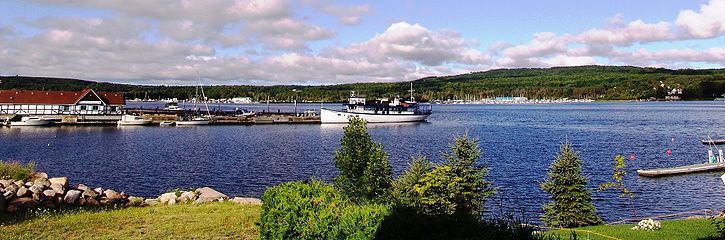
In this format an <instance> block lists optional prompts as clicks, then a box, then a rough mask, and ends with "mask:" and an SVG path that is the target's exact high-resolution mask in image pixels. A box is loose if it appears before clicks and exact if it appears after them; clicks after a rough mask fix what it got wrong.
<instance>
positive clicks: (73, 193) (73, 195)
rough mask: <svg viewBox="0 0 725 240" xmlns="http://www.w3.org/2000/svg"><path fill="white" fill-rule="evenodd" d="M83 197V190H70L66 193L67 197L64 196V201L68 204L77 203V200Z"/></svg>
mask: <svg viewBox="0 0 725 240" xmlns="http://www.w3.org/2000/svg"><path fill="white" fill-rule="evenodd" d="M80 197H81V191H78V190H68V192H67V193H65V197H63V202H65V203H66V204H75V202H76V201H78V199H79V198H80Z"/></svg>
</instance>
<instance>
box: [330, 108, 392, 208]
mask: <svg viewBox="0 0 725 240" xmlns="http://www.w3.org/2000/svg"><path fill="white" fill-rule="evenodd" d="M335 165H336V166H337V168H338V169H339V171H340V173H339V175H338V176H337V177H335V182H336V183H337V186H338V187H340V189H342V191H343V192H344V193H345V194H347V195H348V196H350V197H351V198H352V199H353V200H354V201H368V200H374V201H378V200H385V198H387V196H388V193H389V191H390V188H391V185H392V179H393V172H392V169H391V167H390V163H388V154H387V153H386V152H385V151H383V145H382V144H380V143H375V142H373V141H372V139H371V138H370V135H369V134H368V132H367V123H366V122H365V121H364V120H362V119H360V118H358V117H353V118H350V121H349V123H348V125H347V126H346V127H345V128H344V136H343V137H342V140H341V147H340V150H338V151H336V152H335Z"/></svg>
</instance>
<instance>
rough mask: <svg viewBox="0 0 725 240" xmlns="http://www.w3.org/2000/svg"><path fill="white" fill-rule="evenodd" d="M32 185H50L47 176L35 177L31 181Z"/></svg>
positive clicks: (45, 186)
mask: <svg viewBox="0 0 725 240" xmlns="http://www.w3.org/2000/svg"><path fill="white" fill-rule="evenodd" d="M33 185H38V186H43V187H44V188H47V187H50V181H48V179H47V178H37V179H35V181H33Z"/></svg>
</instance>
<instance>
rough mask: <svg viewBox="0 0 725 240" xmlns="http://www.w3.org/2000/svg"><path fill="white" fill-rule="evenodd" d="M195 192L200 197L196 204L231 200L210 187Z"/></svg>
mask: <svg viewBox="0 0 725 240" xmlns="http://www.w3.org/2000/svg"><path fill="white" fill-rule="evenodd" d="M195 192H196V193H197V195H198V196H199V197H198V198H197V199H196V201H194V203H207V202H214V201H224V200H227V199H229V197H227V195H224V194H223V193H220V192H217V191H216V190H214V189H212V188H210V187H203V188H197V189H196V191H195Z"/></svg>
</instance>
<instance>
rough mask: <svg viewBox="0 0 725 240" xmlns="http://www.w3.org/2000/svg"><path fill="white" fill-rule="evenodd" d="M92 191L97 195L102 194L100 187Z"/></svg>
mask: <svg viewBox="0 0 725 240" xmlns="http://www.w3.org/2000/svg"><path fill="white" fill-rule="evenodd" d="M93 191H94V192H96V193H98V195H101V194H103V188H100V187H97V188H94V189H93Z"/></svg>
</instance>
